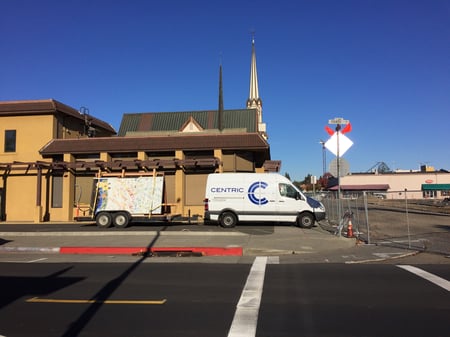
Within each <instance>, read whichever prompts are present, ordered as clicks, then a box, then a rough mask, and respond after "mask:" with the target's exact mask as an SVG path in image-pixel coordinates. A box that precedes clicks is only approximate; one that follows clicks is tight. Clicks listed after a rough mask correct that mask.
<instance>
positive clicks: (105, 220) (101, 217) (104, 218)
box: [95, 212, 112, 228]
mask: <svg viewBox="0 0 450 337" xmlns="http://www.w3.org/2000/svg"><path fill="white" fill-rule="evenodd" d="M95 222H96V224H97V226H98V227H101V228H108V227H109V226H111V223H112V216H111V214H110V213H108V212H100V213H98V214H97V216H96V217H95Z"/></svg>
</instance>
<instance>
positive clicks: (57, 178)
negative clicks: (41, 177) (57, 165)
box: [52, 172, 63, 208]
mask: <svg viewBox="0 0 450 337" xmlns="http://www.w3.org/2000/svg"><path fill="white" fill-rule="evenodd" d="M62 203H63V174H62V173H59V172H55V173H54V175H53V177H52V207H53V208H62V206H63V205H62Z"/></svg>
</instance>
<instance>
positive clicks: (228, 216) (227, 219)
mask: <svg viewBox="0 0 450 337" xmlns="http://www.w3.org/2000/svg"><path fill="white" fill-rule="evenodd" d="M237 221H238V220H237V216H236V214H234V213H233V212H224V213H222V215H221V217H220V221H219V222H220V225H221V226H222V227H224V228H233V227H234V226H236V224H237Z"/></svg>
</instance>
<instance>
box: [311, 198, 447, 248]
mask: <svg viewBox="0 0 450 337" xmlns="http://www.w3.org/2000/svg"><path fill="white" fill-rule="evenodd" d="M418 192H420V191H392V192H383V193H373V192H369V191H362V192H352V193H348V192H342V191H341V198H340V199H338V198H337V195H338V192H328V193H320V194H316V195H315V198H316V199H318V200H320V201H321V202H322V203H323V204H324V206H325V208H326V211H327V221H323V222H321V224H320V225H321V226H322V228H324V229H326V230H328V231H330V232H333V233H335V234H336V235H339V233H337V232H338V225H339V223H340V221H342V218H343V216H344V214H346V212H347V213H348V212H351V214H352V217H351V223H352V227H353V235H354V236H355V237H356V238H357V239H358V240H361V241H363V242H365V243H368V244H377V245H389V246H394V247H399V248H406V249H412V250H419V251H429V252H433V253H439V254H445V255H450V203H449V202H448V199H447V201H445V200H437V199H417V194H418ZM414 197H415V199H414ZM343 225H344V226H343V228H342V232H341V235H342V236H347V235H348V228H347V227H348V223H344V224H343Z"/></svg>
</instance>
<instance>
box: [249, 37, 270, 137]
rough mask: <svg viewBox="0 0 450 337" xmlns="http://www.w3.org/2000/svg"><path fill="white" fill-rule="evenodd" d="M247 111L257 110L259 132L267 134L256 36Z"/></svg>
mask: <svg viewBox="0 0 450 337" xmlns="http://www.w3.org/2000/svg"><path fill="white" fill-rule="evenodd" d="M247 109H256V110H257V114H258V117H257V122H258V131H259V132H261V133H263V134H265V133H266V124H265V123H263V121H262V100H261V98H260V97H259V89H258V72H257V70H256V51H255V36H254V34H253V36H252V58H251V63H250V93H249V97H248V100H247Z"/></svg>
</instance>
